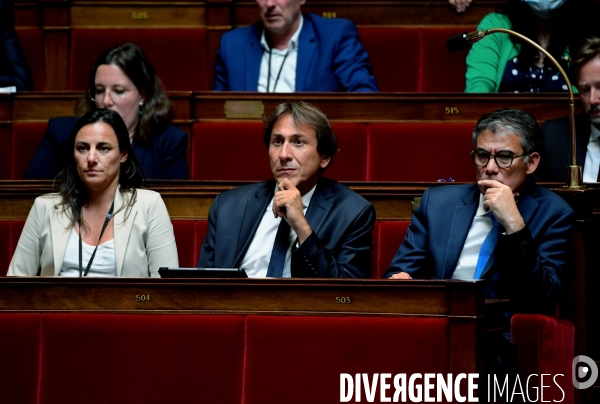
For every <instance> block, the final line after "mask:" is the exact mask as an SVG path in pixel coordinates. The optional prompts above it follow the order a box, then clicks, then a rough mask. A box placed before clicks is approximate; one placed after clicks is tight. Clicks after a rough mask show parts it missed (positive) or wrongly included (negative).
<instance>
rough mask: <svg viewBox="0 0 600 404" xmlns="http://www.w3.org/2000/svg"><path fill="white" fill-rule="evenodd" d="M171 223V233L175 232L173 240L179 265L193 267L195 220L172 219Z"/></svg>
mask: <svg viewBox="0 0 600 404" xmlns="http://www.w3.org/2000/svg"><path fill="white" fill-rule="evenodd" d="M172 223H173V233H175V242H176V243H177V256H178V257H179V266H180V267H183V268H192V267H195V266H196V263H195V262H194V255H195V252H194V248H195V247H196V233H195V222H194V221H193V220H173V221H172Z"/></svg>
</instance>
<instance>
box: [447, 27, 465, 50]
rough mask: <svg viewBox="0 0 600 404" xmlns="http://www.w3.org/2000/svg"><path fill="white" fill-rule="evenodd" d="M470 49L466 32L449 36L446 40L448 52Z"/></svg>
mask: <svg viewBox="0 0 600 404" xmlns="http://www.w3.org/2000/svg"><path fill="white" fill-rule="evenodd" d="M470 47H471V44H470V43H469V42H468V41H467V32H463V33H460V34H457V35H454V36H451V37H450V38H448V39H447V40H446V48H447V49H448V50H449V51H450V52H458V51H461V50H465V49H469V48H470Z"/></svg>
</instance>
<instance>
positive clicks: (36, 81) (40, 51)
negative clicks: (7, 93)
mask: <svg viewBox="0 0 600 404" xmlns="http://www.w3.org/2000/svg"><path fill="white" fill-rule="evenodd" d="M17 35H18V37H19V42H20V43H21V47H22V48H23V52H24V53H25V57H26V58H27V63H28V64H29V70H30V71H31V77H32V78H33V89H34V90H35V91H44V90H45V89H46V63H45V55H44V53H45V50H44V40H43V38H42V30H41V29H40V28H26V29H23V28H20V29H18V30H17Z"/></svg>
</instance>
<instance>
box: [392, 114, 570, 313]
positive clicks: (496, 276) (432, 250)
mask: <svg viewBox="0 0 600 404" xmlns="http://www.w3.org/2000/svg"><path fill="white" fill-rule="evenodd" d="M540 139H541V132H540V128H539V126H538V123H537V121H536V120H535V119H534V118H533V117H532V116H531V115H529V114H528V113H526V112H523V111H519V110H512V109H501V110H498V111H495V112H492V113H490V114H487V115H484V116H483V117H482V118H481V119H479V121H478V122H477V125H476V126H475V129H474V130H473V146H474V150H473V151H472V152H471V158H472V160H473V163H475V166H476V180H477V182H476V183H474V184H468V185H447V186H440V187H435V188H429V189H427V190H426V191H425V193H424V194H423V198H422V200H421V203H420V205H419V207H418V209H417V210H416V211H415V213H414V215H413V217H412V221H411V224H410V226H409V228H408V233H407V235H406V238H405V239H404V242H403V243H402V245H401V246H400V248H399V250H398V252H397V253H396V256H395V257H394V259H393V261H392V263H391V265H390V267H389V268H388V270H387V272H386V273H385V275H384V276H385V277H386V278H390V279H411V278H421V279H462V280H472V279H485V280H487V283H486V288H485V296H486V298H510V299H511V309H510V312H519V311H520V312H523V311H527V312H542V313H544V312H552V310H553V308H554V305H555V303H556V300H557V298H558V297H559V296H560V294H561V291H562V275H563V270H564V266H565V261H566V257H567V247H568V243H569V234H570V230H571V227H572V225H573V221H574V212H573V210H572V209H571V208H570V207H569V205H568V204H567V203H566V202H565V201H564V200H563V199H561V198H560V197H559V196H557V195H556V194H554V193H553V192H551V191H549V190H547V189H545V188H543V187H539V186H537V185H536V184H535V182H534V181H533V179H532V178H531V175H532V174H533V173H534V171H535V170H536V168H537V166H538V164H539V162H540V155H539V152H538V150H539V147H540ZM465 157H466V156H465ZM465 160H466V158H465Z"/></svg>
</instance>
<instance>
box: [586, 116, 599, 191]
mask: <svg viewBox="0 0 600 404" xmlns="http://www.w3.org/2000/svg"><path fill="white" fill-rule="evenodd" d="M598 136H600V130H598V128H596V126H594V125H592V133H591V134H590V140H589V141H588V146H587V153H586V154H585V164H584V165H583V182H597V180H598V167H600V140H599V139H598Z"/></svg>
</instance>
